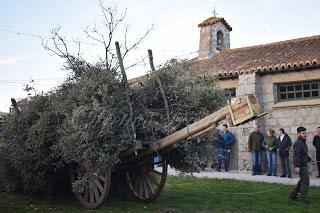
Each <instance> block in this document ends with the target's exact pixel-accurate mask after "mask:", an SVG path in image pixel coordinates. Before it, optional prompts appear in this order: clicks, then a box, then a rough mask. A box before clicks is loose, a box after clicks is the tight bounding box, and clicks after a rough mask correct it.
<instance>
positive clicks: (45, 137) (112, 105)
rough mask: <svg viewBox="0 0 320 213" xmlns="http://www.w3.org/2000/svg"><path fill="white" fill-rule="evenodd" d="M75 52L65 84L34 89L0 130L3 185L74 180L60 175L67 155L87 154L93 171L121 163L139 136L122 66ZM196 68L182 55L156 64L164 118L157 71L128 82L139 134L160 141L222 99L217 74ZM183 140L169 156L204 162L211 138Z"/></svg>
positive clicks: (184, 163) (192, 166)
mask: <svg viewBox="0 0 320 213" xmlns="http://www.w3.org/2000/svg"><path fill="white" fill-rule="evenodd" d="M74 60H75V61H73V62H72V64H70V68H71V75H70V77H69V78H68V79H67V80H66V81H65V82H64V83H63V84H62V85H60V86H59V87H58V88H56V89H55V90H53V91H51V92H49V93H47V94H45V95H36V96H34V97H32V98H31V99H30V100H29V102H28V104H27V105H25V106H23V107H21V109H20V112H19V113H16V114H11V115H9V116H8V119H7V121H6V128H5V131H4V132H3V134H2V136H1V138H0V160H1V162H2V163H1V165H0V182H1V184H2V189H3V190H7V191H10V190H15V191H23V192H29V193H35V192H47V193H50V191H49V192H48V190H50V189H52V188H55V187H59V186H55V184H60V183H61V182H58V181H56V179H59V178H61V179H62V181H64V182H68V181H69V180H68V179H67V178H66V175H64V176H63V175H61V174H63V173H66V172H65V171H66V168H67V165H68V164H69V163H73V162H77V161H79V160H87V161H89V162H91V165H92V168H91V170H90V171H89V172H97V171H101V170H103V169H105V168H106V165H109V166H114V165H116V164H117V163H119V161H120V159H119V154H120V153H121V152H123V151H125V150H128V148H129V147H130V146H131V145H132V143H133V142H134V137H133V132H132V129H131V128H130V123H129V122H128V118H129V110H128V105H127V103H126V99H125V93H124V92H125V91H124V85H123V83H122V79H121V77H120V75H119V74H118V72H117V71H116V70H111V71H110V70H109V71H107V70H106V69H104V67H103V66H100V65H99V64H97V65H94V66H93V65H90V64H87V63H86V62H84V61H77V60H76V59H74ZM194 72H195V70H193V68H192V66H191V65H190V64H188V63H186V62H178V61H171V62H169V63H168V64H166V65H164V66H163V67H162V68H161V69H160V70H159V71H158V72H157V75H158V76H159V78H160V79H161V82H162V84H163V88H164V92H165V95H166V97H167V99H168V104H169V111H170V121H167V120H166V118H165V110H164V102H163V99H162V96H161V94H160V92H159V87H158V85H157V83H156V80H155V78H156V76H155V74H151V75H150V76H151V77H150V79H149V80H147V81H146V82H143V83H142V84H143V85H138V86H132V87H131V88H130V98H131V102H132V105H133V108H134V109H133V110H134V118H133V119H134V125H135V129H136V132H137V139H138V140H141V141H143V144H149V145H152V146H155V145H156V144H155V142H156V141H157V140H159V139H160V138H162V137H164V136H167V135H169V134H171V133H173V132H175V131H177V130H179V129H181V128H183V127H185V126H186V125H188V124H191V123H193V122H194V121H196V120H199V119H200V118H202V117H204V116H207V115H209V114H211V113H212V112H214V111H215V110H217V109H218V108H219V107H220V106H221V104H223V103H224V96H223V94H222V92H221V90H219V89H218V88H217V86H216V83H215V80H214V79H213V78H212V77H200V76H198V75H197V74H196V73H194ZM201 140H206V139H205V138H204V137H202V139H201ZM177 146H178V147H177V149H175V150H174V151H173V152H172V153H171V154H170V155H169V156H168V160H169V162H170V163H171V165H172V166H174V167H175V168H177V169H179V170H181V171H182V172H190V171H196V170H198V169H199V167H200V166H201V165H203V164H204V163H205V161H206V159H207V157H208V154H210V153H211V152H210V150H211V148H210V147H209V146H210V145H209V143H197V142H196V143H195V142H194V141H191V140H190V141H183V143H181V144H179V145H177ZM62 171H63V172H62ZM78 184H80V185H81V181H80V182H79V183H78ZM4 186H5V187H4ZM75 188H76V187H75Z"/></svg>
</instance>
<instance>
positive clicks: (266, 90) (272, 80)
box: [259, 70, 320, 175]
mask: <svg viewBox="0 0 320 213" xmlns="http://www.w3.org/2000/svg"><path fill="white" fill-rule="evenodd" d="M302 79H303V80H304V81H307V80H316V79H320V70H310V71H303V72H292V73H290V74H288V73H279V74H273V75H270V74H269V75H264V76H262V77H261V84H260V87H259V92H260V97H261V98H260V100H259V101H260V104H261V105H262V108H263V111H268V112H269V114H268V115H267V116H265V117H263V118H261V119H260V121H261V124H263V125H262V126H263V129H264V131H266V130H267V129H269V128H272V129H274V130H278V129H279V128H284V130H285V131H286V132H287V133H288V135H289V136H290V138H291V140H292V142H293V143H294V141H295V140H296V138H297V127H299V126H304V127H306V128H307V132H308V138H307V145H308V148H309V155H310V157H312V158H313V159H315V148H314V146H313V145H312V140H313V137H314V135H315V130H316V128H317V127H318V126H320V116H319V115H320V103H319V99H317V100H316V99H314V100H308V101H307V102H306V101H286V102H287V103H283V102H278V101H277V96H276V92H277V91H276V89H277V87H276V84H277V83H283V82H299V81H301V80H302ZM306 103H308V104H306ZM292 151H293V149H292V148H291V151H290V165H291V167H292V169H293V163H292V156H293V153H292ZM278 163H280V161H279V160H278ZM310 170H311V171H312V175H315V174H316V171H317V169H316V167H315V166H313V165H311V168H310ZM281 172H282V171H281V167H280V164H279V165H278V173H279V174H281Z"/></svg>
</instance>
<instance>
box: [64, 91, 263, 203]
mask: <svg viewBox="0 0 320 213" xmlns="http://www.w3.org/2000/svg"><path fill="white" fill-rule="evenodd" d="M265 114H266V113H262V110H261V107H260V105H259V103H258V101H257V99H256V97H255V96H254V95H247V96H244V97H241V98H238V99H236V100H235V101H234V103H232V104H230V105H228V106H225V107H224V108H222V109H220V110H218V111H216V112H214V113H212V114H211V115H209V116H207V117H205V118H203V119H201V120H199V121H197V122H195V123H193V124H190V125H188V126H187V127H185V128H183V129H181V130H179V131H177V132H175V133H173V134H171V135H169V136H166V137H164V138H162V139H160V140H159V141H157V142H156V143H155V144H158V145H157V146H156V147H155V148H150V147H139V148H134V149H132V150H129V151H128V152H126V153H124V154H123V155H121V156H120V159H121V163H120V164H119V165H116V166H115V167H114V168H109V167H107V168H106V170H105V172H104V173H103V174H97V175H93V176H90V177H89V178H88V181H87V182H86V184H85V187H84V190H83V192H82V193H79V192H75V193H74V194H75V196H76V198H77V199H78V201H79V202H80V203H81V205H83V206H84V207H86V208H88V209H95V208H97V207H99V206H100V205H101V204H102V202H103V201H104V199H105V198H106V197H107V196H108V193H109V189H110V183H111V173H112V172H115V171H118V172H119V171H120V174H122V177H121V178H123V179H125V182H126V184H127V186H128V187H127V188H128V190H129V191H130V193H131V194H132V196H133V197H134V198H135V199H137V200H138V201H142V202H152V201H154V200H155V199H157V198H158V197H159V196H160V193H161V192H162V190H163V187H164V185H165V182H166V178H167V169H168V165H167V162H166V160H165V158H163V157H160V159H158V160H156V161H155V160H154V158H155V157H156V156H159V155H160V156H163V155H164V154H165V153H167V152H169V150H170V148H171V147H172V145H173V144H175V143H178V142H179V141H182V140H184V139H187V138H192V137H195V136H197V135H200V134H203V133H205V132H207V131H209V130H211V129H213V128H215V127H216V125H217V123H218V122H220V121H222V120H224V119H225V118H226V116H231V119H232V122H233V125H240V124H243V123H246V122H248V121H250V120H253V119H256V118H258V117H260V116H263V115H265ZM155 166H156V167H157V169H155ZM89 167H90V163H89V162H87V161H80V162H78V163H77V164H76V165H73V166H71V169H70V174H71V175H70V176H71V180H72V181H74V180H76V179H77V178H78V177H81V176H83V175H84V174H85V173H86V171H87V168H89Z"/></svg>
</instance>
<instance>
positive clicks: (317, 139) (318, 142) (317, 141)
mask: <svg viewBox="0 0 320 213" xmlns="http://www.w3.org/2000/svg"><path fill="white" fill-rule="evenodd" d="M316 133H317V134H316V136H314V138H313V146H315V147H316V160H317V166H318V173H319V175H318V176H317V178H320V127H318V128H317V132H316Z"/></svg>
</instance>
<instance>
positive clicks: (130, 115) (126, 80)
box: [115, 42, 136, 142]
mask: <svg viewBox="0 0 320 213" xmlns="http://www.w3.org/2000/svg"><path fill="white" fill-rule="evenodd" d="M115 45H116V50H117V56H118V60H119V66H120V70H121V74H122V79H123V84H124V91H125V95H126V101H127V104H128V108H129V122H130V124H131V129H132V132H133V141H134V142H135V141H136V131H135V128H134V122H133V108H132V103H131V101H130V95H129V85H128V78H127V74H126V71H125V69H124V66H123V61H122V56H121V51H120V46H119V42H116V43H115Z"/></svg>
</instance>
